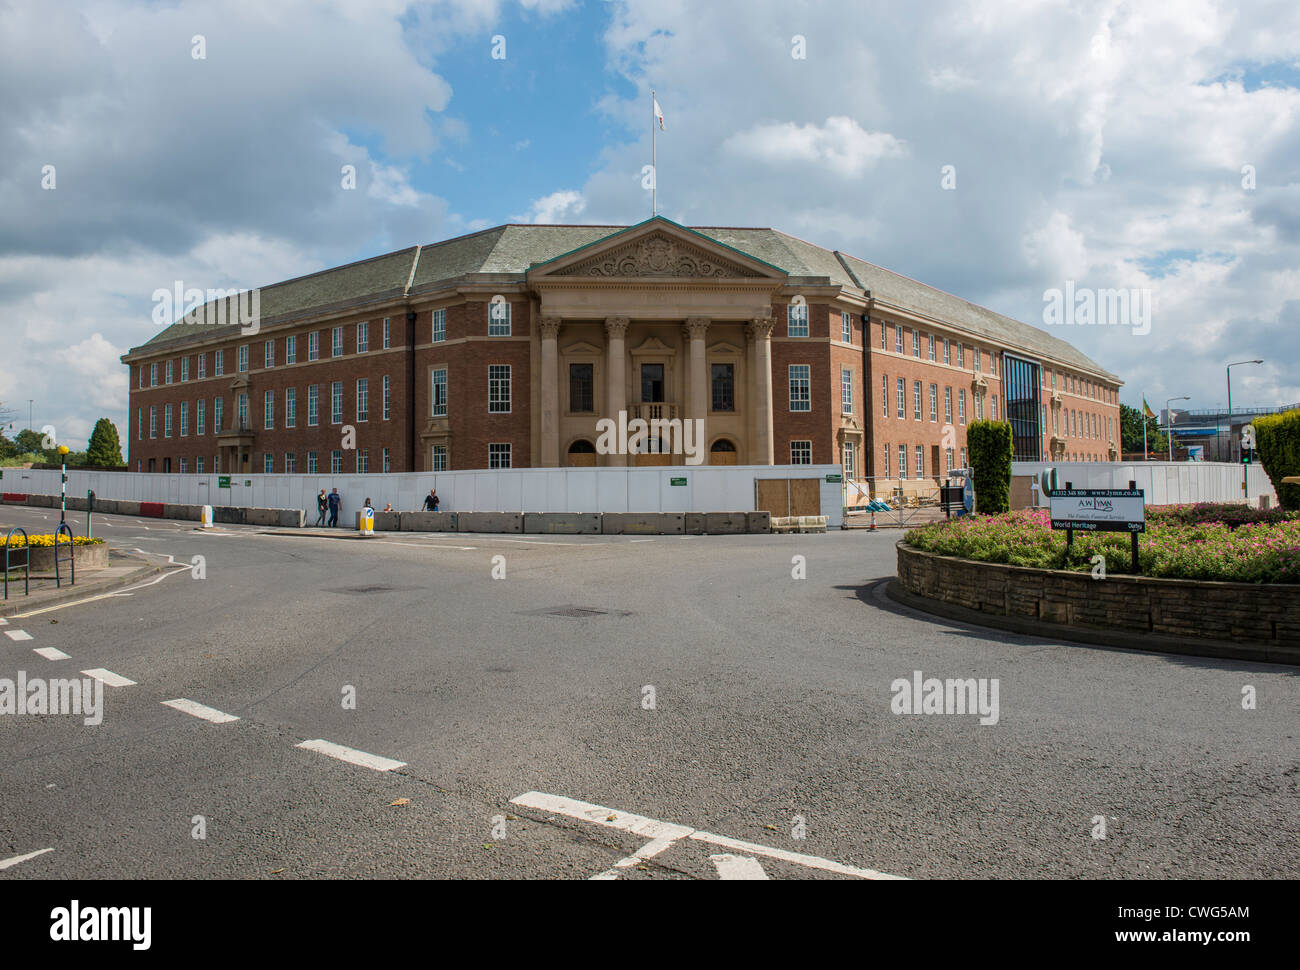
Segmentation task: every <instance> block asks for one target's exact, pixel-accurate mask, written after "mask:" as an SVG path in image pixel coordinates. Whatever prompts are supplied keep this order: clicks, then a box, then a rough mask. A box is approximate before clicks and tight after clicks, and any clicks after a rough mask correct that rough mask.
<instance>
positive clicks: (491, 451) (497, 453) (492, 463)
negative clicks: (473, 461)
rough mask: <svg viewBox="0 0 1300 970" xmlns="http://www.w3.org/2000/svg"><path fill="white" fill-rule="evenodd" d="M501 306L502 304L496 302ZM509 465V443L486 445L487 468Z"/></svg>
mask: <svg viewBox="0 0 1300 970" xmlns="http://www.w3.org/2000/svg"><path fill="white" fill-rule="evenodd" d="M497 305H498V306H501V305H502V304H497ZM509 467H510V445H509V443H508V442H507V443H505V444H499V443H495V442H494V443H490V444H489V445H488V468H509Z"/></svg>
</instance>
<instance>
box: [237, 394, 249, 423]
mask: <svg viewBox="0 0 1300 970" xmlns="http://www.w3.org/2000/svg"><path fill="white" fill-rule="evenodd" d="M235 411H236V413H237V414H238V415H239V430H240V431H245V430H247V428H248V395H247V394H241V395H239V397H238V398H236V399H235Z"/></svg>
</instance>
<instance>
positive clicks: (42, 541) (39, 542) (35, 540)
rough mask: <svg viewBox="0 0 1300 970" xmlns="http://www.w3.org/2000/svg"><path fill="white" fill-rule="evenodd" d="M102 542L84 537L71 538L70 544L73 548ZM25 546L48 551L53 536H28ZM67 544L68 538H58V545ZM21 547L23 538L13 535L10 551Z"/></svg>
mask: <svg viewBox="0 0 1300 970" xmlns="http://www.w3.org/2000/svg"><path fill="white" fill-rule="evenodd" d="M103 541H104V540H103V539H89V538H87V537H86V536H73V537H72V544H73V545H74V546H95V545H99V544H101V543H102V542H103ZM25 544H26V545H29V546H31V547H32V548H33V549H36V548H47V549H48V548H50V547H51V546H53V545H54V536H53V535H35V536H28V537H27V542H26V543H25ZM67 544H68V537H67V536H59V545H62V546H66V545H67ZM23 545H24V542H23V537H22V536H21V535H14V536H11V537H10V539H9V548H10V549H21V548H22V547H23Z"/></svg>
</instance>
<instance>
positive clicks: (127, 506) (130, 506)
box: [117, 498, 140, 515]
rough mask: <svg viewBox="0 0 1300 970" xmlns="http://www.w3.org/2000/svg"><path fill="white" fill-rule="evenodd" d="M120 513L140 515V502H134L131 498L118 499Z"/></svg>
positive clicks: (118, 511)
mask: <svg viewBox="0 0 1300 970" xmlns="http://www.w3.org/2000/svg"><path fill="white" fill-rule="evenodd" d="M117 514H118V515H139V514H140V503H139V502H132V501H131V500H130V499H126V498H120V499H118V500H117Z"/></svg>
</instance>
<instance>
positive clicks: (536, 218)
mask: <svg viewBox="0 0 1300 970" xmlns="http://www.w3.org/2000/svg"><path fill="white" fill-rule="evenodd" d="M586 208H587V201H586V200H585V199H584V198H583V197H582V193H581V192H575V191H573V190H572V189H562V190H560V191H559V192H552V193H551V194H550V195H544V196H542V197H541V198H540V199H534V200H533V204H532V207H531V209H530V211H529V213H528V215H525V216H516V217H515V218H516V221H519V222H536V223H566V222H572V221H574V220H575V219H576V218H577V217H578V216H580V215H581V214H582V212H583V210H584V209H586Z"/></svg>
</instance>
